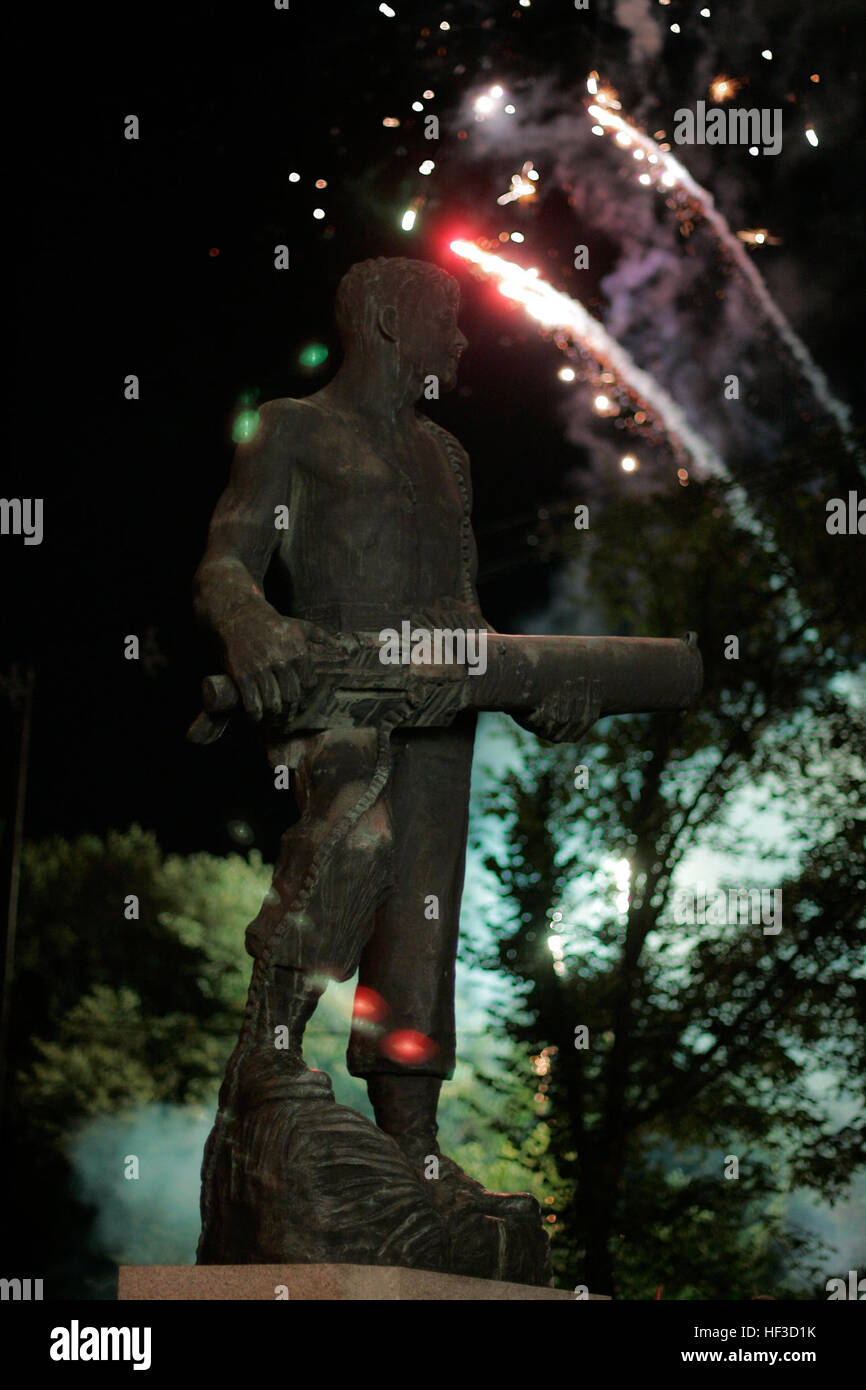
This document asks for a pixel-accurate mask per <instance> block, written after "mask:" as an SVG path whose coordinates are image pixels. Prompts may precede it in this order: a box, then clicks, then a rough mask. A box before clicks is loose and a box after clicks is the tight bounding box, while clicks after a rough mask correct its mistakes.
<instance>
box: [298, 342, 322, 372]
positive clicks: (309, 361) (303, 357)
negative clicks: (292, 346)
mask: <svg viewBox="0 0 866 1390" xmlns="http://www.w3.org/2000/svg"><path fill="white" fill-rule="evenodd" d="M327 360H328V349H327V348H326V347H325V345H324V343H308V344H307V346H306V347H305V348H302V349H301V352H300V354H299V356H298V361H299V362H300V364H301V366H302V367H321V365H322V363H323V362H327Z"/></svg>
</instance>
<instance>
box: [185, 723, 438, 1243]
mask: <svg viewBox="0 0 866 1390" xmlns="http://www.w3.org/2000/svg"><path fill="white" fill-rule="evenodd" d="M297 770H298V776H297V779H296V787H297V792H298V797H299V806H300V810H301V819H300V821H299V822H298V824H297V825H296V826H295V827H293V828H292V829H291V830H290V831H288V832H287V834H286V835H285V837H284V839H283V844H282V849H281V853H280V857H279V862H278V865H277V869H276V872H275V875H274V886H273V889H272V891H271V892H270V893H269V894H268V898H267V900H266V901H265V903H264V905H263V907H262V910H261V912H260V913H259V915H258V917H257V918H256V920H255V922H253V923H252V924H251V926H250V928H249V931H248V936H247V945H248V949H249V950H250V951H251V953H252V954H253V955H254V956H255V957H256V959H255V965H254V968H253V980H252V983H251V986H250V994H249V998H248V1002H247V1014H246V1018H245V1021H244V1025H243V1028H242V1030H241V1036H240V1039H239V1041H238V1045H237V1047H236V1049H235V1052H234V1054H233V1056H232V1058H231V1060H230V1062H229V1066H228V1070H227V1072H226V1078H225V1081H224V1084H223V1088H222V1091H221V1093H220V1107H219V1113H218V1115H217V1120H216V1123H215V1125H214V1128H213V1130H212V1132H211V1135H210V1137H209V1139H208V1143H207V1146H206V1149H205V1157H204V1164H203V1170H202V1235H201V1239H200V1241H199V1247H198V1261H199V1263H202V1264H239V1263H248V1262H251V1263H256V1264H286V1263H295V1262H312V1263H323V1264H332V1263H337V1262H345V1261H347V1260H348V1261H350V1262H356V1263H360V1264H386V1265H400V1264H407V1265H410V1266H412V1267H415V1266H417V1267H418V1268H422V1269H440V1268H448V1267H449V1266H448V1260H449V1253H450V1235H449V1232H448V1228H447V1224H446V1222H445V1219H444V1218H443V1217H442V1216H441V1215H440V1213H439V1211H438V1209H437V1207H436V1205H435V1203H433V1202H431V1201H430V1199H429V1193H428V1192H427V1191H426V1189H425V1187H424V1185H423V1184H422V1183H421V1181H420V1180H419V1177H418V1175H417V1172H416V1170H415V1168H414V1166H413V1165H412V1164H411V1163H410V1162H409V1161H408V1160H407V1158H406V1155H405V1153H404V1152H403V1150H402V1149H401V1148H400V1146H399V1145H398V1144H397V1143H395V1142H394V1141H393V1140H392V1139H390V1138H389V1137H388V1135H386V1134H384V1133H383V1132H382V1130H381V1129H379V1128H378V1127H377V1126H376V1125H374V1124H371V1123H370V1121H369V1120H366V1119H365V1118H364V1117H363V1116H361V1115H359V1114H357V1113H356V1112H355V1111H353V1110H350V1109H347V1108H345V1107H344V1106H341V1105H338V1104H337V1103H335V1101H334V1097H333V1092H332V1090H331V1086H330V1080H329V1079H328V1078H327V1077H325V1075H324V1073H321V1072H319V1073H317V1072H314V1071H308V1070H307V1069H306V1068H305V1067H304V1063H303V1059H302V1056H301V1034H302V1032H303V1026H304V1023H305V1022H306V1020H307V1018H308V1017H309V1015H310V1014H311V1013H312V1010H313V1008H314V1007H315V1003H316V1001H317V999H318V998H319V995H320V994H321V992H322V990H323V989H324V987H325V983H326V981H327V979H331V978H336V979H346V978H349V977H350V976H351V975H352V974H353V973H354V970H355V969H356V968H357V963H358V957H359V956H360V953H361V950H362V948H363V945H364V942H365V940H366V937H367V934H368V932H369V930H370V928H371V926H372V919H373V915H374V912H375V909H376V907H377V906H378V905H379V903H380V902H381V901H382V899H383V898H384V897H385V895H386V894H387V893H388V891H389V889H390V886H391V883H392V877H393V869H392V835H391V818H390V813H389V810H388V804H387V795H388V775H389V772H390V747H389V743H388V734H387V731H382V732H379V733H377V731H376V730H374V729H372V730H371V729H362V730H355V731H351V730H350V731H347V732H346V733H340V734H336V733H328V734H327V735H323V736H321V737H318V736H317V737H316V738H312V739H309V740H305V742H304V747H303V751H302V755H301V758H300V765H299V767H298V769H297ZM281 1035H282V1036H281ZM286 1035H287V1036H286ZM287 1041H288V1044H289V1045H288V1046H287V1045H286V1044H287ZM322 1083H323V1084H322Z"/></svg>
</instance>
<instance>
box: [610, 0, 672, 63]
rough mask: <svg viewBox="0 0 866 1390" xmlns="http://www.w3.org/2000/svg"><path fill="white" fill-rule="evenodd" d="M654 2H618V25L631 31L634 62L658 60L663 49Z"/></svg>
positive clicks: (644, 0)
mask: <svg viewBox="0 0 866 1390" xmlns="http://www.w3.org/2000/svg"><path fill="white" fill-rule="evenodd" d="M652 7H653V0H616V6H615V11H614V13H615V15H616V21H617V23H618V24H621V25H622V27H623V29H627V30H628V31H629V35H630V38H629V57H630V58H631V60H632V62H641V61H646V60H647V59H649V58H657V57H658V55H659V53H660V52H661V49H662V36H661V33H660V31H659V26H658V24H657V23H656V21H655V19H654V18H653V13H652Z"/></svg>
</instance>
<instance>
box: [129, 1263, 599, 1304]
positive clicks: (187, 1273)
mask: <svg viewBox="0 0 866 1390" xmlns="http://www.w3.org/2000/svg"><path fill="white" fill-rule="evenodd" d="M287 1294H288V1299H289V1301H292V1300H294V1301H295V1302H298V1301H301V1302H314V1301H322V1302H328V1303H334V1302H337V1303H339V1302H380V1301H384V1300H393V1299H399V1300H401V1301H409V1302H416V1301H417V1302H429V1301H433V1302H471V1301H473V1300H478V1301H486V1302H495V1303H498V1302H502V1301H505V1302H508V1301H511V1300H513V1299H532V1300H534V1301H537V1300H539V1299H565V1300H568V1301H570V1302H572V1303H574V1302H581V1301H584V1300H576V1299H575V1297H574V1293H573V1291H572V1290H569V1289H549V1288H540V1287H538V1286H537V1285H532V1284H506V1283H502V1282H501V1281H499V1280H496V1279H469V1278H466V1277H464V1276H462V1275H457V1274H437V1273H435V1272H433V1271H432V1270H426V1269H399V1268H397V1267H396V1266H394V1265H350V1264H327V1265H326V1264H322V1265H304V1264H296V1265H121V1267H120V1271H119V1277H118V1295H117V1296H118V1298H119V1299H120V1300H121V1301H125V1300H129V1299H134V1300H143V1301H150V1300H153V1299H159V1300H167V1301H174V1300H218V1299H222V1300H228V1301H232V1302H234V1301H238V1300H259V1301H262V1300H267V1301H269V1302H279V1301H280V1300H281V1299H285V1298H286V1295H287ZM589 1297H590V1299H591V1300H592V1301H594V1302H603V1303H606V1302H608V1301H609V1300H608V1299H606V1298H605V1297H604V1296H603V1295H598V1294H590V1296H589Z"/></svg>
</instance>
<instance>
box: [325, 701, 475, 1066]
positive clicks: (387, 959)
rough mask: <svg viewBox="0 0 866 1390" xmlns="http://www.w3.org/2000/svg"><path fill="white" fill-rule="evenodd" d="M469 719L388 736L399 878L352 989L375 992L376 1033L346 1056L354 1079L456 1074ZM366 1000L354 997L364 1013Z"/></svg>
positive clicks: (356, 1037) (356, 1042) (357, 1040)
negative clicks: (378, 1006) (378, 1009)
mask: <svg viewBox="0 0 866 1390" xmlns="http://www.w3.org/2000/svg"><path fill="white" fill-rule="evenodd" d="M474 736H475V716H474V715H472V714H469V715H463V716H461V717H460V718H459V719H458V720H456V721H455V723H454V724H453V725H452V726H450V727H449V728H447V729H408V730H397V731H395V732H394V733H393V734H392V735H391V743H392V772H391V796H390V801H391V814H392V817H393V823H394V837H395V838H394V867H395V873H396V880H395V884H394V888H393V891H392V892H391V894H390V895H389V897H388V899H387V901H386V902H385V903H384V904H383V905H382V906H381V907H380V908H379V910H378V911H377V913H376V917H375V923H374V927H373V931H372V934H371V936H370V939H369V941H368V942H367V945H366V947H365V948H364V953H363V955H362V957H361V965H360V971H359V977H358V984H359V986H360V987H361V988H364V989H370V990H375V991H376V993H377V994H378V995H380V996H381V998H382V1000H383V1001H384V1002H383V1005H382V1007H383V1008H387V1011H388V1012H387V1013H386V1014H385V1015H384V1017H383V1018H382V1019H381V1023H380V1029H379V1030H378V1031H373V1030H368V1029H363V1030H362V1029H356V1030H355V1031H354V1032H353V1034H352V1038H351V1041H350V1044H349V1050H348V1055H347V1061H348V1067H349V1071H350V1072H351V1073H352V1074H353V1075H355V1076H365V1077H370V1076H380V1075H391V1076H401V1077H402V1076H412V1077H418V1076H429V1077H432V1078H436V1079H437V1081H439V1082H440V1083H441V1081H442V1079H443V1078H445V1077H449V1076H451V1075H452V1074H453V1071H454V1060H455V1057H454V1053H455V1025H454V961H455V956H456V953H457V933H458V925H459V918H460V898H461V895H462V892H463V875H464V869H465V862H466V837H467V831H468V824H469V783H470V777H471V771H472V748H473V742H474ZM365 1002H366V1000H364V997H363V996H362V1000H361V1001H359V1009H358V1012H359V1014H361V1015H363V1008H364V1003H365Z"/></svg>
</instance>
